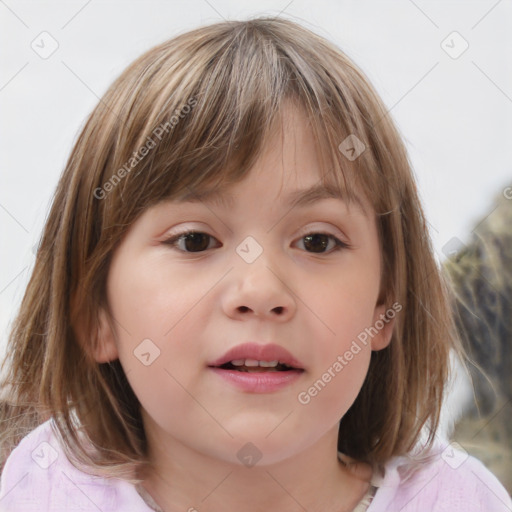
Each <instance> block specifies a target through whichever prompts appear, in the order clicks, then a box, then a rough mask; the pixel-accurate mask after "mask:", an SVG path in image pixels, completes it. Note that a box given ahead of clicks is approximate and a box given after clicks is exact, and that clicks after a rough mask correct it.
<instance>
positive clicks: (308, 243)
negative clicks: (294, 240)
mask: <svg viewBox="0 0 512 512" xmlns="http://www.w3.org/2000/svg"><path fill="white" fill-rule="evenodd" d="M301 240H302V241H303V244H304V249H305V250H306V251H307V252H312V253H316V254H324V253H330V252H333V251H336V250H337V249H342V248H348V247H349V246H348V244H346V243H344V242H342V241H341V240H339V239H338V238H336V237H335V236H334V235H327V234H325V233H310V234H308V235H306V236H303V237H302V238H301ZM329 244H331V247H330V249H329V250H327V251H326V249H328V248H329Z"/></svg>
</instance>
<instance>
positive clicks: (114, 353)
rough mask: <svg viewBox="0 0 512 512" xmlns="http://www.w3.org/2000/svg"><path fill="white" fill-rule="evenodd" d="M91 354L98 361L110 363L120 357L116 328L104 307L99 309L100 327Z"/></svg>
mask: <svg viewBox="0 0 512 512" xmlns="http://www.w3.org/2000/svg"><path fill="white" fill-rule="evenodd" d="M91 355H92V357H93V358H94V360H95V361H96V362H98V363H108V362H110V361H114V360H115V359H118V358H119V352H118V350H117V345H116V340H115V336H114V330H113V328H112V326H111V324H110V322H109V318H108V315H107V312H106V311H105V310H104V309H103V308H100V309H99V311H98V329H97V334H96V339H95V340H94V342H93V344H92V347H91Z"/></svg>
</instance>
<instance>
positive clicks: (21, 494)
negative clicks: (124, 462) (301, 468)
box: [0, 420, 512, 512]
mask: <svg viewBox="0 0 512 512" xmlns="http://www.w3.org/2000/svg"><path fill="white" fill-rule="evenodd" d="M50 421H51V420H50ZM50 421H47V422H46V423H43V424H42V425H40V426H39V427H38V428H36V429H35V430H34V431H32V432H31V433H30V434H29V435H28V436H26V437H25V438H24V439H23V440H22V441H21V442H20V444H19V445H18V446H17V447H16V448H15V449H14V450H13V452H12V453H11V455H10V456H9V458H8V459H7V462H6V465H5V467H4V471H3V472H2V477H1V480H0V511H1V512H50V511H51V512H64V511H65V512H76V511H82V512H83V511H91V512H92V511H94V512H98V511H99V512H135V511H136V512H152V509H151V508H150V507H149V506H148V505H147V504H146V502H145V501H144V500H143V499H142V498H141V496H140V495H139V493H138V492H137V490H136V488H135V486H134V485H132V484H130V483H128V482H126V481H124V480H120V479H115V478H108V479H107V478H100V477H95V476H91V475H89V474H87V473H84V472H82V471H80V470H79V469H77V468H75V467H74V466H73V465H72V464H71V463H70V462H69V460H68V459H67V458H66V456H65V454H64V451H63V449H62V447H61V446H60V444H59V442H58V440H57V438H56V437H55V435H54V433H53V431H52V429H51V423H50ZM435 450H436V453H438V454H439V455H438V456H436V457H435V458H434V460H433V461H432V462H430V463H428V464H425V466H424V467H422V468H421V469H419V470H417V471H415V472H414V473H413V475H412V476H411V477H410V478H409V479H404V477H403V474H404V469H406V462H407V459H406V458H404V457H395V458H394V459H392V460H391V461H389V463H388V464H387V465H386V468H385V474H384V475H383V476H382V477H380V478H374V480H373V483H374V484H375V485H377V486H378V490H377V492H376V494H375V496H374V498H373V500H372V502H371V505H370V506H369V508H368V511H367V512H381V511H382V512H384V511H389V512H399V511H400V512H427V511H428V512H431V511H439V512H441V511H446V512H448V511H449V512H459V511H460V512H474V511H475V512H476V511H485V512H512V501H511V499H510V496H509V495H508V493H507V491H506V490H505V488H504V487H503V486H502V485H501V484H500V483H499V481H498V480H497V479H496V477H495V476H494V475H493V474H492V473H491V472H490V471H489V470H487V469H486V468H485V466H484V465H483V464H482V463H481V462H480V461H478V460H477V459H475V458H473V457H471V456H467V455H466V454H465V453H463V452H460V451H457V450H454V449H452V447H451V445H448V446H441V445H437V446H436V449H435Z"/></svg>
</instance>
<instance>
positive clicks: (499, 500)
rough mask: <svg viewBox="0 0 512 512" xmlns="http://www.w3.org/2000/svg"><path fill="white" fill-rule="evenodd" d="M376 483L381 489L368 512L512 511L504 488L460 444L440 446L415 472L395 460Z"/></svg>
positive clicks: (406, 464) (407, 465) (511, 503)
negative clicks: (428, 511)
mask: <svg viewBox="0 0 512 512" xmlns="http://www.w3.org/2000/svg"><path fill="white" fill-rule="evenodd" d="M376 483H377V485H378V486H379V489H378V491H377V493H376V495H375V498H374V500H373V502H372V505H371V506H370V508H369V509H368V512H379V511H381V510H382V511H386V510H401V511H402V512H423V511H424V510H435V511H439V512H441V511H447V512H448V511H450V512H457V511H461V512H462V511H463V512H477V511H486V512H488V511H491V510H492V511H493V512H511V511H512V501H511V499H510V496H509V494H508V493H507V491H506V490H505V488H504V487H503V485H502V484H501V483H500V482H499V481H498V479H497V478H496V477H495V476H494V475H493V474H492V473H491V472H490V471H489V470H488V469H487V468H486V467H485V466H484V465H483V464H482V463H481V462H480V461H479V460H478V459H476V458H474V457H472V456H470V455H468V454H467V453H466V452H465V451H463V450H462V449H460V447H459V446H458V445H457V444H456V443H452V444H443V445H441V444H439V445H437V446H436V447H434V449H433V450H432V451H431V455H430V457H429V458H428V459H427V460H425V461H424V462H422V463H421V464H420V465H418V466H417V467H415V468H414V469H413V470H411V469H410V462H409V461H408V460H407V459H406V458H404V457H398V458H396V459H393V460H392V461H390V463H388V464H387V465H386V468H385V474H384V476H383V478H382V479H380V480H378V481H377V482H376Z"/></svg>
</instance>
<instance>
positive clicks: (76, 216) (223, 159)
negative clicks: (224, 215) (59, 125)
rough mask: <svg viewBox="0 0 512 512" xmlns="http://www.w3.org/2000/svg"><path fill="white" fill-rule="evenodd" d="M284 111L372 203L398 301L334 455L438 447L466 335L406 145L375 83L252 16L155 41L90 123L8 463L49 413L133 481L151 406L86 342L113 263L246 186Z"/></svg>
mask: <svg viewBox="0 0 512 512" xmlns="http://www.w3.org/2000/svg"><path fill="white" fill-rule="evenodd" d="M285 101H292V102H293V103H294V104H295V105H297V106H300V107H301V108H302V109H303V111H304V112H305V114H306V115H307V117H308V120H309V122H310V125H311V128H312V130H313V133H314V137H315V142H316V144H317V147H318V149H319V155H320V158H321V160H322V166H323V170H324V178H325V180H328V179H329V178H330V180H331V182H334V183H335V184H336V185H337V186H339V187H340V188H341V190H342V193H343V194H344V195H345V197H346V198H347V199H348V200H353V199H355V198H356V197H357V196H358V194H361V193H362V194H363V195H364V196H365V197H366V198H367V199H368V200H369V201H370V203H371V204H372V206H373V208H374V210H375V212H376V218H377V225H378V229H379V236H380V240H381V248H382V258H383V271H382V286H381V300H382V302H383V303H385V304H387V305H391V304H393V303H394V302H398V303H399V304H400V305H401V306H402V308H403V310H402V312H401V313H400V314H399V315H398V316H397V319H396V323H395V328H394V332H393V337H392V340H391V343H390V345H389V346H388V347H387V348H386V349H384V350H381V351H378V352H373V353H372V357H371V363H370V368H369V372H368V375H367V377H366V380H365V382H364V384H363V387H362V389H361V391H360V393H359V395H358V397H357V399H356V401H355V402H354V404H353V405H352V407H351V408H350V409H349V411H348V412H347V413H346V415H345V416H344V417H343V419H342V420H341V424H340V429H339V442H338V448H339V450H340V451H342V452H343V453H345V454H347V455H348V456H350V457H353V458H355V459H358V460H363V461H367V462H370V463H374V464H383V463H385V462H386V461H387V460H388V459H389V458H390V457H391V456H393V455H402V454H405V453H407V452H408V451H409V450H411V448H412V447H413V446H414V445H415V443H416V442H417V441H418V439H419V434H420V431H421V429H422V427H423V426H425V425H426V424H428V425H429V427H430V436H429V443H430V442H431V441H432V440H433V436H434V435H435V431H436V428H437V425H438V420H439V412H440V407H441V402H442V396H443V386H444V383H445V380H446V378H447V373H448V353H449V350H450V347H452V346H455V344H456V340H455V337H454V329H453V325H452V319H451V317H450V315H449V307H448V306H447V300H446V293H445V288H444V284H443V283H442V281H441V278H440V274H439V269H438V268H437V265H436V263H435V260H434V258H433V255H432V249H431V246H430V240H429V238H428V234H427V228H426V225H425V220H424V217H423V212H422V209H421V206H420V203H419V200H418V196H417V191H416V187H415V183H414V180H413V177H412V174H411V169H410V165H409V162H408V158H407V154H406V150H405V148H404V145H403V142H402V141H401V139H400V136H399V134H398V132H397V130H396V128H395V127H394V125H393V123H392V121H391V119H390V117H389V115H388V113H387V112H386V109H385V107H384V106H383V104H382V103H381V101H380V99H379V98H378V96H377V95H376V93H375V92H374V90H373V88H372V87H371V86H370V85H369V82H368V80H367V79H366V77H365V76H364V75H363V74H362V72H361V71H360V70H358V68H357V67H356V66H355V65H354V64H353V63H352V61H351V60H350V59H349V58H348V57H347V56H345V55H344V54H343V52H341V51H340V50H339V49H338V48H337V47H336V46H334V45H333V44H331V43H329V42H328V41H326V40H325V39H323V38H321V37H320V36H318V35H316V34H314V33H313V32H311V31H309V30H307V29H305V28H303V27H301V26H300V25H298V24H296V23H294V22H291V21H287V20H284V19H279V18H277V19H276V18H259V19H258V18H256V19H251V20H247V21H226V22H222V23H216V24H213V25H210V26H205V27H201V28H198V29H196V30H193V31H190V32H188V33H185V34H182V35H179V36H177V37H175V38H173V39H171V40H170V41H168V42H165V43H163V44H160V45H159V46H156V47H155V48H153V49H151V50H150V51H148V52H147V53H145V54H144V55H142V56H141V57H139V58H138V59H137V60H135V61H134V62H133V63H132V64H131V65H130V66H129V67H128V68H127V69H126V70H125V71H124V72H123V73H122V74H121V76H120V77H119V78H118V79H117V80H116V81H115V82H114V83H113V84H112V86H111V87H110V88H109V89H108V91H107V92H106V93H105V95H104V97H103V98H102V100H101V101H100V103H99V104H98V106H97V107H96V108H95V109H94V111H93V112H92V114H91V115H90V117H89V119H88V120H87V123H86V125H85V127H84V128H83V130H82V132H81V134H80V135H79V137H78V140H77V142H76V144H75V146H74V148H73V151H72V153H71V155H70V158H69V160H68V162H67V165H66V168H65V170H64V173H63V175H62V177H61V179H60V182H59V184H58V187H57V191H56V194H55V197H54V201H53V205H52V208H51V211H50V213H49V217H48V220H47V223H46V226H45V229H44V233H43V235H42V239H41V243H40V247H39V250H38V253H37V259H36V264H35V268H34V271H33V274H32V277H31V279H30V282H29V284H28V286H27V290H26V293H25V296H24V299H23V302H22V305H21V309H20V312H19V314H18V316H17V318H16V320H15V323H14V325H13V329H12V333H11V336H10V340H9V350H8V354H9V357H8V359H6V362H5V370H6V379H5V384H6V388H5V389H6V391H7V393H6V397H5V401H4V405H3V407H2V408H1V414H2V415H3V416H4V418H3V421H4V422H6V423H3V425H5V428H3V434H2V447H3V448H2V455H3V457H4V458H5V455H7V454H8V453H9V451H10V450H11V449H12V447H13V446H14V445H15V444H16V443H17V442H18V441H19V439H20V437H21V436H22V435H23V433H24V432H26V430H27V429H29V428H32V427H33V426H35V425H36V424H38V423H40V422H41V421H42V420H44V419H46V418H48V417H50V416H52V417H54V419H55V422H56V425H57V428H58V431H59V434H60V435H61V436H62V439H63V440H64V441H65V447H66V448H67V450H68V453H70V454H73V455H74V456H75V457H76V458H77V459H78V460H81V461H83V462H84V463H86V464H88V465H89V467H91V468H95V469H96V470H98V469H101V468H103V469H104V470H107V471H108V473H109V474H117V475H119V476H123V475H129V474H131V470H133V469H134V467H136V466H137V465H138V464H142V463H144V461H145V457H146V455H145V454H146V446H145V437H144V430H143V428H142V422H141V417H140V413H139V407H140V404H139V403H138V401H137V399H136V397H135V395H134V393H133V392H132V390H131V389H130V386H129V384H128V382H127V380H126V377H125V375H124V373H123V369H122V367H121V365H120V364H119V362H118V361H114V362H112V363H106V364H98V363H96V362H95V361H94V359H93V358H92V356H91V355H90V352H91V351H90V350H88V347H90V346H92V345H93V344H94V343H95V340H96V333H97V325H98V309H99V307H100V306H103V307H104V308H106V309H107V310H108V304H107V303H106V294H105V283H106V277H107V273H108V270H109V262H110V261H111V257H112V254H113V252H114V251H115V249H116V247H117V246H118V244H119V243H120V241H121V239H122V237H123V235H124V234H125V233H126V232H127V229H128V228H129V227H130V225H131V224H132V223H133V222H134V221H135V220H136V219H137V218H138V216H140V215H141V213H142V212H144V211H145V210H146V209H147V208H149V207H150V206H152V205H154V204H156V203H158V202H159V201H162V200H168V199H175V198H183V197H185V196H188V195H190V194H191V193H195V194H198V195H200V193H201V192H202V191H205V190H207V189H209V188H211V187H222V186H225V185H227V184H232V183H235V182H237V181H240V180H242V179H243V178H244V177H245V176H247V173H248V172H249V171H250V169H251V166H252V164H253V163H254V162H255V161H256V159H257V158H258V156H259V155H260V154H261V151H262V149H263V148H264V147H265V144H266V141H268V140H269V137H270V136H271V134H272V133H273V130H274V129H275V127H276V126H279V119H280V115H281V113H282V107H283V105H284V103H285ZM187 105H188V107H189V108H187ZM351 134H352V135H356V136H357V138H358V139H359V140H360V141H362V143H363V144H364V145H365V146H366V150H365V151H364V152H363V153H362V154H361V155H360V156H359V157H358V158H357V159H355V160H353V161H351V159H348V158H346V157H345V156H344V155H343V154H342V152H341V151H340V150H339V149H338V146H339V145H340V143H342V141H344V140H345V138H346V137H347V136H348V135H351ZM150 140H151V141H152V142H153V143H154V147H153V144H152V142H150ZM144 146H145V147H146V149H148V151H146V152H145V154H144V156H142V153H143V151H142V148H143V147H144ZM123 169H124V170H123ZM78 335H80V336H78ZM81 340H82V341H81ZM23 418H25V420H24V419H23ZM24 421H25V424H24V423H23V422H24ZM77 425H80V428H81V430H82V431H83V432H84V433H85V434H86V435H87V437H88V438H89V440H90V441H91V442H92V443H93V445H94V446H95V447H96V448H97V450H96V451H95V452H94V454H93V453H92V452H90V451H86V450H85V449H84V446H83V443H81V442H80V439H79V436H78V434H77V430H78V429H77Z"/></svg>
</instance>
